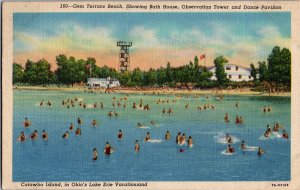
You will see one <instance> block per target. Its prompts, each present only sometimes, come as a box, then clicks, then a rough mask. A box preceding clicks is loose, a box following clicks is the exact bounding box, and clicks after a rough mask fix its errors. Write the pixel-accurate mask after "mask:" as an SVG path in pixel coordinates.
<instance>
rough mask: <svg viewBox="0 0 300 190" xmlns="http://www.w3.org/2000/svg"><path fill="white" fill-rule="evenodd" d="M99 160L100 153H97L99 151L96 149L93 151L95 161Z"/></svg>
mask: <svg viewBox="0 0 300 190" xmlns="http://www.w3.org/2000/svg"><path fill="white" fill-rule="evenodd" d="M97 159H98V152H97V149H96V148H94V149H93V160H97Z"/></svg>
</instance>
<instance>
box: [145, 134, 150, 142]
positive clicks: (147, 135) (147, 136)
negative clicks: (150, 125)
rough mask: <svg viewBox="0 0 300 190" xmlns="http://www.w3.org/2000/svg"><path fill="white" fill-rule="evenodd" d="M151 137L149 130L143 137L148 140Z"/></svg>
mask: <svg viewBox="0 0 300 190" xmlns="http://www.w3.org/2000/svg"><path fill="white" fill-rule="evenodd" d="M150 139H151V137H150V132H147V134H146V137H145V141H146V142H147V141H149V140H150Z"/></svg>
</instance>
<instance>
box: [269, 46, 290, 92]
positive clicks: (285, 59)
mask: <svg viewBox="0 0 300 190" xmlns="http://www.w3.org/2000/svg"><path fill="white" fill-rule="evenodd" d="M268 70H269V79H270V80H271V81H274V82H275V83H276V87H277V86H278V84H285V85H288V86H290V84H291V52H290V50H289V49H287V48H283V49H280V47H278V46H276V47H274V48H273V50H272V52H271V54H270V55H269V57H268Z"/></svg>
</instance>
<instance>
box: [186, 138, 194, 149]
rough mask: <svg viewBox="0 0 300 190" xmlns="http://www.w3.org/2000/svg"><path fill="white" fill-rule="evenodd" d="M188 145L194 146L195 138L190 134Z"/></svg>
mask: <svg viewBox="0 0 300 190" xmlns="http://www.w3.org/2000/svg"><path fill="white" fill-rule="evenodd" d="M187 142H188V147H192V146H193V139H192V137H191V136H189V139H188V141H187Z"/></svg>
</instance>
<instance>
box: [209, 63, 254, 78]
mask: <svg viewBox="0 0 300 190" xmlns="http://www.w3.org/2000/svg"><path fill="white" fill-rule="evenodd" d="M224 69H225V72H226V73H227V78H228V79H230V80H231V81H236V82H240V81H251V80H253V77H252V76H251V73H250V71H251V70H250V69H248V68H245V67H241V66H239V65H234V64H226V65H224ZM208 71H210V72H212V73H213V76H212V77H211V80H217V78H216V73H215V71H216V67H215V66H214V67H211V68H208Z"/></svg>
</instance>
